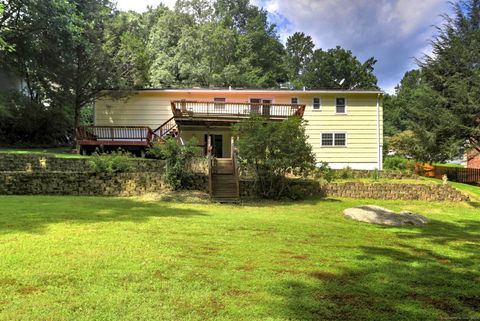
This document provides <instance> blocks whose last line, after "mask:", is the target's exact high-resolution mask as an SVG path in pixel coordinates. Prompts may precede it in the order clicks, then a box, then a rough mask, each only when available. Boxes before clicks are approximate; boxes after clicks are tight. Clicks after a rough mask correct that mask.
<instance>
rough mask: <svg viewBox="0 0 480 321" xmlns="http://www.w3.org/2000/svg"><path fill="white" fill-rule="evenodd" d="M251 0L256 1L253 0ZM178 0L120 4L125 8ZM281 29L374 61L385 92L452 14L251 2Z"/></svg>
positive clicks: (428, 6) (415, 7)
mask: <svg viewBox="0 0 480 321" xmlns="http://www.w3.org/2000/svg"><path fill="white" fill-rule="evenodd" d="M251 1H252V0H251ZM160 2H163V3H165V4H166V5H168V6H170V7H173V5H174V3H175V0H163V1H160V0H135V1H132V0H117V3H118V8H119V9H122V10H136V11H140V12H141V11H144V10H145V8H146V6H147V5H153V6H155V5H157V4H158V3H160ZM252 3H254V4H256V5H258V6H261V7H263V8H265V9H266V10H267V11H268V12H269V17H270V20H271V21H272V22H274V23H275V24H276V25H277V28H278V32H279V34H280V37H281V40H282V41H283V42H285V40H286V38H287V37H288V36H289V35H291V34H292V33H294V32H296V31H303V32H305V33H306V34H308V35H310V36H312V38H313V40H314V42H315V44H316V47H317V48H322V49H329V48H333V47H335V46H336V45H340V46H342V47H344V48H346V49H350V50H352V52H353V53H354V54H355V55H356V56H357V57H358V58H359V59H360V60H361V61H364V60H366V59H368V58H369V57H372V56H373V57H375V58H376V59H377V60H378V62H377V64H376V65H375V74H376V75H377V77H378V80H379V85H380V87H381V88H382V89H384V90H386V91H388V92H393V89H394V87H395V86H396V85H397V84H398V82H399V81H400V79H401V78H402V76H403V74H404V73H405V72H406V71H408V70H410V69H412V68H415V67H416V65H415V61H414V59H413V58H414V57H417V58H418V57H421V55H422V54H424V53H426V54H429V53H430V44H429V41H430V40H431V39H432V36H433V35H434V34H435V32H436V31H435V28H434V27H433V26H434V25H439V24H440V23H441V22H442V19H441V17H440V15H441V14H444V13H449V10H450V7H449V4H448V1H446V0H253V1H252Z"/></svg>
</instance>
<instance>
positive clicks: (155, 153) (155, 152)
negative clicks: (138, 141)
mask: <svg viewBox="0 0 480 321" xmlns="http://www.w3.org/2000/svg"><path fill="white" fill-rule="evenodd" d="M164 145H165V142H160V141H156V142H154V143H153V144H152V146H151V147H149V148H147V153H146V155H147V157H150V158H155V159H166V158H167V155H166V154H165V152H166V148H165V146H164Z"/></svg>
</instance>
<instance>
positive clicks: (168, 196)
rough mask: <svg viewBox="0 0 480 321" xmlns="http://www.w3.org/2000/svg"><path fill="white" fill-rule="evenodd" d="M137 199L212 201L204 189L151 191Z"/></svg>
mask: <svg viewBox="0 0 480 321" xmlns="http://www.w3.org/2000/svg"><path fill="white" fill-rule="evenodd" d="M137 199H139V200H142V201H146V202H157V201H162V202H176V203H193V204H197V203H199V204H208V203H211V201H210V196H209V195H208V193H205V192H202V191H169V190H165V191H163V192H161V193H150V194H145V195H143V196H139V197H137Z"/></svg>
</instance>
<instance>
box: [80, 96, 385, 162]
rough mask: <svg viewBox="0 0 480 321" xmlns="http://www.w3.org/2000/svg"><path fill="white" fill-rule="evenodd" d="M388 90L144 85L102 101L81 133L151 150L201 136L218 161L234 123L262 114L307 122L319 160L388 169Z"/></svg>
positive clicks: (89, 143)
mask: <svg viewBox="0 0 480 321" xmlns="http://www.w3.org/2000/svg"><path fill="white" fill-rule="evenodd" d="M382 97H383V93H382V92H381V91H377V90H368V91H367V90H365V91H364V90H266V89H231V88H228V89H197V88H191V89H144V90H137V91H134V92H133V93H132V94H131V95H129V96H128V97H123V98H113V97H109V96H102V98H99V99H97V101H96V102H95V112H94V114H95V115H94V123H95V126H97V127H93V128H86V129H85V128H83V129H79V130H80V132H79V131H77V135H79V137H78V138H79V143H80V145H81V146H82V147H84V148H88V147H93V146H98V145H99V144H103V145H115V146H125V147H132V148H133V147H139V148H144V147H145V146H148V144H150V143H151V141H152V140H153V139H154V138H155V137H161V138H162V137H166V136H168V135H175V136H178V138H179V139H180V140H181V141H186V140H189V139H191V138H192V137H196V138H197V140H198V141H199V142H200V144H201V145H202V146H203V149H204V152H205V153H206V152H207V144H208V141H209V140H210V141H211V145H212V153H213V155H214V156H215V157H217V158H228V157H229V156H230V155H231V137H232V132H231V125H232V124H234V123H236V122H238V121H240V120H241V119H244V118H247V117H249V115H250V114H251V113H259V114H261V115H263V116H265V117H266V118H268V119H269V120H271V121H282V120H283V119H286V118H287V117H290V116H294V115H297V116H300V117H303V118H304V119H305V120H307V122H308V123H307V127H306V132H307V135H308V136H309V137H308V142H309V143H310V145H311V146H312V148H313V151H314V153H315V154H316V158H317V160H318V161H319V162H320V161H325V162H328V163H329V164H330V166H331V167H332V168H334V169H339V168H344V167H347V166H349V167H351V168H353V169H375V168H376V169H382V142H383V122H382V117H383V111H382Z"/></svg>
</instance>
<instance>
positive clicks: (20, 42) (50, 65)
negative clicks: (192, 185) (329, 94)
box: [0, 0, 376, 137]
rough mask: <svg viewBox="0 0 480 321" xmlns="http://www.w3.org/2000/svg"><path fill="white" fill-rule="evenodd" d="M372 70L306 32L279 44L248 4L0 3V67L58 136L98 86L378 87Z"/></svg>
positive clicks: (261, 13) (244, 0)
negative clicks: (62, 122)
mask: <svg viewBox="0 0 480 321" xmlns="http://www.w3.org/2000/svg"><path fill="white" fill-rule="evenodd" d="M374 64H375V60H374V59H373V58H371V59H369V60H367V61H366V62H363V63H362V62H360V61H359V60H358V59H357V58H356V57H355V56H354V55H353V53H352V52H351V51H349V50H346V49H343V48H340V47H337V48H334V49H330V50H326V51H324V50H322V49H315V44H314V43H313V40H312V38H311V37H310V36H309V35H306V34H304V33H294V34H293V35H292V36H291V37H289V38H288V40H287V43H286V45H284V44H283V43H282V42H281V41H280V36H279V33H278V30H277V28H276V26H275V25H274V24H272V23H271V22H270V21H269V19H268V13H267V12H266V11H265V10H264V9H262V8H259V7H257V6H255V5H253V4H252V3H250V1H249V0H240V1H233V0H213V1H210V0H178V1H177V3H176V5H175V7H174V9H169V8H168V7H166V6H164V5H159V6H157V7H155V8H153V7H149V8H148V10H147V11H146V12H144V13H136V12H132V11H129V12H123V11H119V10H117V9H116V8H115V5H114V3H113V2H112V1H110V0H73V1H63V0H43V1H38V0H0V69H1V70H3V71H10V72H13V73H14V74H16V75H18V76H19V77H20V78H21V79H23V80H25V82H26V94H27V96H28V97H29V99H30V101H32V102H34V103H35V104H43V105H44V106H48V108H50V109H56V110H57V111H60V112H61V113H63V114H64V115H65V119H70V120H69V122H70V121H71V123H70V124H69V125H68V126H66V128H65V137H68V136H71V133H72V130H71V129H72V128H74V127H75V126H78V125H79V124H80V122H81V120H82V119H83V118H84V117H83V116H82V115H83V114H84V111H82V109H84V108H87V107H88V106H90V105H91V104H92V102H93V100H94V99H95V97H99V96H100V95H102V93H103V90H104V89H120V90H123V91H129V90H131V89H135V88H158V87H160V88H168V87H192V86H201V87H228V86H233V87H250V88H275V87H279V86H280V85H282V84H286V83H289V84H290V86H293V87H296V88H300V87H303V86H306V87H307V88H308V89H320V88H343V89H352V88H356V89H358V88H376V78H375V76H374V75H373V66H374ZM4 101H8V100H4ZM22 101H23V100H22ZM15 105H16V106H22V104H20V105H19V104H15ZM20 108H21V107H20ZM86 110H90V109H86ZM0 117H1V116H0Z"/></svg>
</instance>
